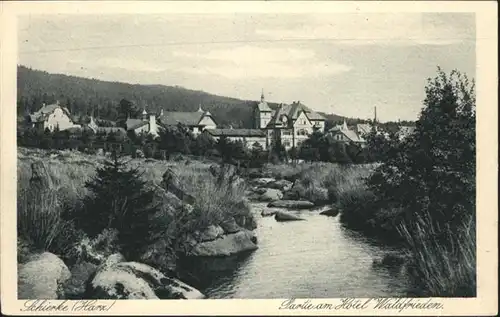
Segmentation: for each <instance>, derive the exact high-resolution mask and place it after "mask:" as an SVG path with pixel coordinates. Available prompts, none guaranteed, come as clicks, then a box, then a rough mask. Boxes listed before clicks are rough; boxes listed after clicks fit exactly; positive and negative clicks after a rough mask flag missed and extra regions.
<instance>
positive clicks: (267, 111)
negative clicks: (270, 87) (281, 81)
mask: <svg viewBox="0 0 500 317" xmlns="http://www.w3.org/2000/svg"><path fill="white" fill-rule="evenodd" d="M271 115H272V110H271V108H269V105H268V104H267V102H266V98H265V96H264V89H262V93H261V95H260V103H259V104H258V105H257V107H256V108H255V113H254V122H255V128H256V129H264V128H266V127H267V125H268V124H269V121H271Z"/></svg>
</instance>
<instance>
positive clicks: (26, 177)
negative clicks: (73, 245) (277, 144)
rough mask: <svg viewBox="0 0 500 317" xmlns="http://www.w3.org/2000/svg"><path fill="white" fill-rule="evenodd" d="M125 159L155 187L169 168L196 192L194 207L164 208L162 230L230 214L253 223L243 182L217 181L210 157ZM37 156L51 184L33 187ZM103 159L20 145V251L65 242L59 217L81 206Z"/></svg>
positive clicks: (187, 228) (198, 225) (201, 224)
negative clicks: (199, 159) (34, 163)
mask: <svg viewBox="0 0 500 317" xmlns="http://www.w3.org/2000/svg"><path fill="white" fill-rule="evenodd" d="M125 160H126V161H127V162H128V166H130V167H132V168H133V167H139V169H140V170H141V171H142V172H143V174H142V178H143V179H144V180H145V181H147V183H148V184H149V185H153V187H155V186H160V185H161V181H162V176H163V173H164V172H165V171H166V170H167V169H168V168H173V169H174V170H175V171H176V173H177V174H178V177H179V180H180V183H181V184H182V186H183V187H184V188H185V189H186V190H187V191H188V192H189V193H191V194H192V195H193V196H194V197H196V201H195V203H194V204H193V210H192V211H191V212H189V213H188V212H185V211H184V210H176V211H175V212H172V210H168V213H167V212H165V213H163V216H164V219H159V220H161V221H164V222H166V226H165V227H164V228H165V230H166V231H165V232H163V233H160V234H163V235H171V236H172V237H173V238H175V237H179V236H180V233H192V232H194V231H200V230H203V229H205V228H206V227H207V226H209V225H211V224H219V223H221V222H223V221H225V220H227V219H229V217H234V218H235V219H236V222H237V223H238V224H239V225H241V226H244V227H245V226H246V227H248V224H252V223H254V220H253V216H252V214H251V212H250V208H249V206H248V204H246V201H245V200H244V193H245V185H244V184H239V185H232V184H219V183H217V181H216V179H215V177H213V176H212V175H211V174H210V172H209V168H210V165H211V163H210V162H209V161H196V160H192V159H191V158H186V159H184V158H182V159H179V160H178V161H160V160H154V159H140V158H134V159H132V158H125ZM36 161H43V162H44V163H45V164H44V165H45V167H46V169H47V174H48V176H47V177H50V178H52V181H53V184H54V188H50V189H46V190H43V191H33V190H32V187H31V186H30V178H31V164H32V163H33V162H36ZM103 161H104V158H102V157H98V156H91V155H87V154H82V153H79V152H71V151H44V150H39V149H26V148H19V149H18V189H19V190H18V230H19V238H20V239H21V240H22V243H20V253H22V255H23V256H25V255H26V254H25V253H26V250H31V249H30V248H32V247H33V248H35V249H37V250H53V249H54V248H55V246H57V247H59V248H62V247H63V245H64V243H61V241H60V240H61V239H60V238H62V237H64V236H65V235H67V234H68V232H67V231H68V222H67V221H65V220H63V218H64V217H63V216H64V215H67V214H69V215H71V212H76V211H77V210H78V209H79V207H81V206H80V205H79V204H81V203H82V201H83V198H84V197H86V196H87V195H88V194H89V192H88V190H87V189H86V188H85V182H86V181H87V180H90V179H91V178H92V177H93V176H94V175H95V170H96V168H97V167H99V166H100V165H101V164H102V163H103ZM160 196H161V195H160ZM163 199H164V198H163ZM161 202H162V203H163V206H164V207H165V206H166V205H169V201H165V200H163V201H161ZM165 211H167V210H166V209H165ZM69 218H71V216H70V217H69ZM73 238H76V237H73ZM58 240H59V241H58ZM172 243H173V242H172ZM67 247H68V248H69V247H70V246H67ZM21 251H23V252H21ZM61 252H65V253H66V252H69V250H67V249H66V248H65V249H64V250H61V251H60V252H59V253H61ZM56 254H57V253H56Z"/></svg>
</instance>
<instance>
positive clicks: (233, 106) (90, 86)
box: [17, 66, 275, 128]
mask: <svg viewBox="0 0 500 317" xmlns="http://www.w3.org/2000/svg"><path fill="white" fill-rule="evenodd" d="M17 70H18V83H17V89H18V97H17V110H18V114H19V115H20V116H22V115H24V114H26V113H29V112H33V111H36V110H37V109H38V108H40V106H41V104H42V103H44V102H45V103H51V102H54V101H55V100H59V102H60V103H61V104H64V105H65V106H67V107H68V109H69V110H70V111H71V113H73V114H75V115H85V114H92V113H94V115H95V116H98V117H100V118H103V119H109V120H115V119H116V117H117V115H118V113H117V106H118V103H119V102H120V100H121V99H127V100H129V101H132V102H133V103H134V104H135V105H136V107H137V108H139V109H142V107H143V106H145V105H146V106H147V109H148V111H156V110H158V109H159V108H160V107H161V108H163V109H164V110H170V111H174V110H177V111H195V110H197V109H198V106H199V105H200V104H201V105H202V106H203V108H204V109H206V110H209V111H210V112H212V114H214V116H215V117H216V118H217V121H218V123H219V124H221V125H225V126H227V125H232V126H234V127H247V128H250V127H252V115H251V113H252V108H253V106H254V105H255V103H256V101H249V100H239V99H235V98H228V97H222V96H216V95H212V94H208V93H205V92H203V91H195V90H189V89H185V88H182V87H172V86H163V85H132V84H126V83H119V82H107V81H102V80H97V79H87V78H81V77H75V76H67V75H61V74H50V73H47V72H45V71H39V70H33V69H29V68H27V67H24V66H18V68H17ZM271 106H275V105H271Z"/></svg>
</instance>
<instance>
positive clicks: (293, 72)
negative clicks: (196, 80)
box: [179, 63, 351, 79]
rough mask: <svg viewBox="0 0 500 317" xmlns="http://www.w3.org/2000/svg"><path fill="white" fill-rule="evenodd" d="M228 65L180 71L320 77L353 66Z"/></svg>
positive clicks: (238, 76) (233, 76)
mask: <svg viewBox="0 0 500 317" xmlns="http://www.w3.org/2000/svg"><path fill="white" fill-rule="evenodd" d="M234 66H235V67H228V66H227V65H219V66H194V67H184V68H182V69H179V70H180V71H183V72H186V73H191V74H197V75H214V76H222V77H225V78H229V79H249V78H276V79H278V78H281V79H297V78H304V77H320V76H328V75H334V74H339V73H343V72H347V71H349V70H350V69H351V68H350V67H348V66H345V65H338V64H321V63H314V64H288V63H272V64H256V65H253V66H250V65H248V67H241V66H238V65H234Z"/></svg>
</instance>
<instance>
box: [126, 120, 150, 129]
mask: <svg viewBox="0 0 500 317" xmlns="http://www.w3.org/2000/svg"><path fill="white" fill-rule="evenodd" d="M148 124H149V122H148V121H141V122H138V123H136V124H135V125H131V126H130V128H129V129H127V130H135V129H137V128H140V127H143V126H145V125H148Z"/></svg>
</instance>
